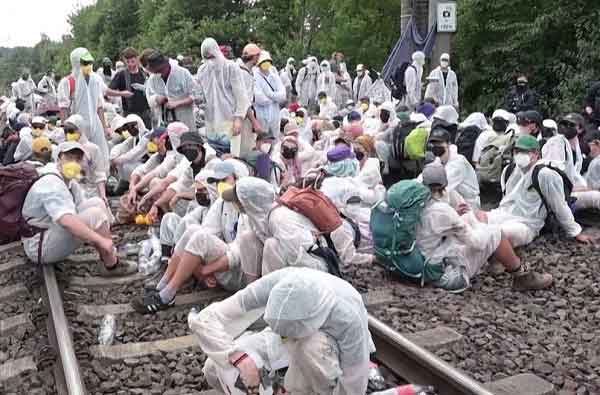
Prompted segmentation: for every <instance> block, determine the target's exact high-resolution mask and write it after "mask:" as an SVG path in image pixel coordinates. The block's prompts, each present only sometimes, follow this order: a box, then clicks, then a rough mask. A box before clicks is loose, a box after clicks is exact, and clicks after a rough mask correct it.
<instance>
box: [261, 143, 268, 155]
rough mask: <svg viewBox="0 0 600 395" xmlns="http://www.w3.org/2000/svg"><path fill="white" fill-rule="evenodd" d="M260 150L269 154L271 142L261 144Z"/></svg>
mask: <svg viewBox="0 0 600 395" xmlns="http://www.w3.org/2000/svg"><path fill="white" fill-rule="evenodd" d="M260 151H261V152H262V153H264V154H268V153H269V152H271V144H270V143H263V144H261V145H260Z"/></svg>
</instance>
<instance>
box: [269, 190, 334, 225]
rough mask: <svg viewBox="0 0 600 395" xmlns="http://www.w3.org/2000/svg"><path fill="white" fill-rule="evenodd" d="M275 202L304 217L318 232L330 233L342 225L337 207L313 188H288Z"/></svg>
mask: <svg viewBox="0 0 600 395" xmlns="http://www.w3.org/2000/svg"><path fill="white" fill-rule="evenodd" d="M277 202H278V203H279V204H281V205H283V206H286V207H287V208H289V209H291V210H294V211H296V212H298V213H300V214H302V215H304V216H305V217H306V218H308V219H309V220H310V222H312V223H313V225H314V226H315V227H316V228H317V229H318V230H319V232H322V233H331V232H333V231H334V230H336V229H337V228H339V227H340V226H341V225H342V217H341V216H340V213H339V211H338V209H337V207H336V206H335V205H334V204H333V203H332V202H331V200H329V198H328V197H327V196H325V194H324V193H323V192H321V191H319V190H317V189H314V188H313V187H307V188H296V187H289V188H288V190H287V191H285V193H284V194H283V195H281V197H279V199H277Z"/></svg>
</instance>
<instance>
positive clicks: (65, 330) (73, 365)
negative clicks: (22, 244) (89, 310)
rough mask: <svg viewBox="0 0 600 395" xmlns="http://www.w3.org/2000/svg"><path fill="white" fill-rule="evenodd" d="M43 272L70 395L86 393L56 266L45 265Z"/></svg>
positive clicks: (83, 394)
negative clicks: (55, 269)
mask: <svg viewBox="0 0 600 395" xmlns="http://www.w3.org/2000/svg"><path fill="white" fill-rule="evenodd" d="M43 273H44V283H45V285H46V293H47V294H48V304H49V308H50V314H51V316H52V323H53V325H54V334H55V336H56V343H57V344H58V351H59V353H60V359H61V365H62V369H63V373H64V375H65V382H66V384H67V388H68V390H69V395H85V394H86V390H85V385H84V384H83V380H82V378H81V373H80V372H79V363H78V362H77V357H75V350H74V348H73V340H72V339H71V333H70V331H69V325H68V323H67V317H66V316H65V310H64V309H63V303H62V298H61V296H60V290H59V289H58V284H57V282H56V274H55V273H54V267H52V266H50V265H44V266H43Z"/></svg>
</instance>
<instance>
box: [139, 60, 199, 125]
mask: <svg viewBox="0 0 600 395" xmlns="http://www.w3.org/2000/svg"><path fill="white" fill-rule="evenodd" d="M147 61H148V70H149V71H150V72H151V73H153V75H151V76H150V78H148V81H147V84H146V98H147V100H148V104H149V105H150V107H153V108H156V109H157V111H155V113H156V114H160V119H159V122H158V123H159V124H161V125H168V124H169V123H171V122H175V121H179V122H183V123H184V124H186V126H187V127H188V128H189V130H191V131H196V119H195V117H194V98H193V95H194V80H193V78H192V75H191V74H190V72H189V71H187V70H186V69H184V68H183V67H180V66H178V65H176V64H175V63H173V62H170V61H169V58H167V57H166V56H164V55H163V54H161V53H160V52H158V51H153V52H152V53H151V54H150V55H149V56H148V58H147Z"/></svg>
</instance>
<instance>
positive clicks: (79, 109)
mask: <svg viewBox="0 0 600 395" xmlns="http://www.w3.org/2000/svg"><path fill="white" fill-rule="evenodd" d="M93 64H94V58H93V57H92V54H91V53H90V52H89V51H88V50H87V49H85V48H76V49H74V50H73V52H71V67H72V70H73V72H72V74H73V78H75V89H74V91H73V96H72V105H71V107H72V110H71V111H72V114H78V115H81V116H82V117H83V125H82V127H81V128H80V129H81V130H80V133H83V134H84V135H85V137H87V139H88V140H89V141H90V142H92V143H94V144H96V145H97V146H98V148H99V149H100V154H99V155H98V163H96V164H95V165H96V166H97V168H98V169H100V171H102V172H104V173H105V174H108V172H109V161H108V156H109V152H108V142H107V141H106V135H107V134H108V133H109V131H110V130H109V128H108V126H107V125H106V121H105V119H104V100H103V97H102V94H103V91H104V82H102V79H101V78H100V77H99V76H98V75H97V74H96V73H94V71H93ZM70 84H71V82H69V88H70Z"/></svg>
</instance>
